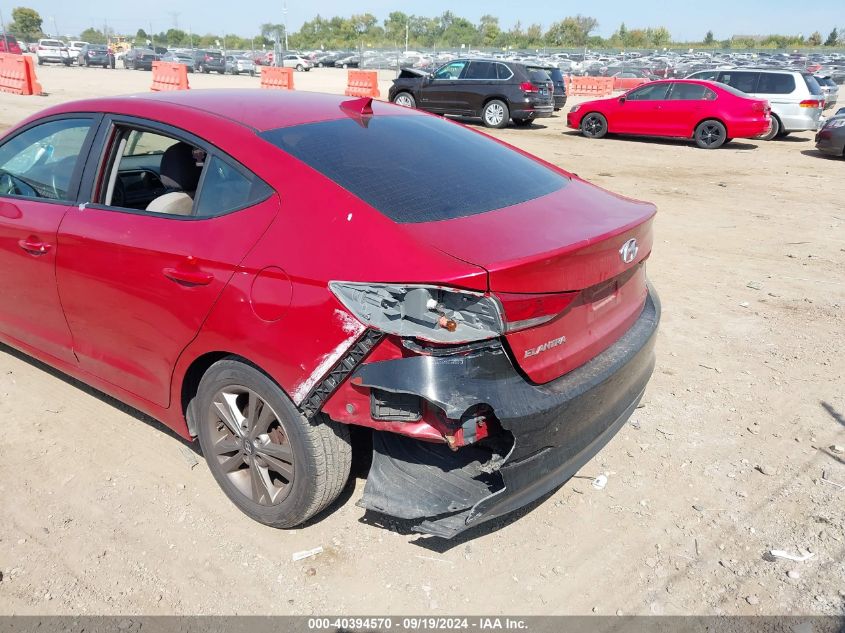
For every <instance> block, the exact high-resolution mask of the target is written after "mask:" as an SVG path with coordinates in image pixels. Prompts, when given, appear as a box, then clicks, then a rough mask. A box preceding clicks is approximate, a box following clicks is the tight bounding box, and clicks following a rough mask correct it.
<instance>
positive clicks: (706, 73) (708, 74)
mask: <svg viewBox="0 0 845 633" xmlns="http://www.w3.org/2000/svg"><path fill="white" fill-rule="evenodd" d="M718 74H719V71H717V70H702V71H701V72H697V73H695V74H694V75H690V79H707V80H713V79H715V78H716V75H718Z"/></svg>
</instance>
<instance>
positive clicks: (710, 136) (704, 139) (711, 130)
mask: <svg viewBox="0 0 845 633" xmlns="http://www.w3.org/2000/svg"><path fill="white" fill-rule="evenodd" d="M698 138H699V140H700V141H701V144H702V145H705V146H707V147H711V146H713V145H716V144H717V143H721V142H722V130H721V128H720V127H719V126H718V125H716V124H715V123H707V124H705V125H702V126H701V127H700V128H699V130H698Z"/></svg>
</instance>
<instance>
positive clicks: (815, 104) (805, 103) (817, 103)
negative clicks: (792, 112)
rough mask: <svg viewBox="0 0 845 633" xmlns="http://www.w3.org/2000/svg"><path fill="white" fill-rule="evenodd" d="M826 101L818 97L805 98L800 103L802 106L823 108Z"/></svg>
mask: <svg viewBox="0 0 845 633" xmlns="http://www.w3.org/2000/svg"><path fill="white" fill-rule="evenodd" d="M823 103H824V101H819V100H818V99H804V101H802V102H801V103H799V104H798V105H800V106H801V107H802V108H821V107H822V104H823Z"/></svg>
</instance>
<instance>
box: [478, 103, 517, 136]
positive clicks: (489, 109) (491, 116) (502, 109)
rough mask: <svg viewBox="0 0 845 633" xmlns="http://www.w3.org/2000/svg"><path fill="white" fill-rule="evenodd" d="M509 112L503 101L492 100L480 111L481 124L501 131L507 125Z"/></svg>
mask: <svg viewBox="0 0 845 633" xmlns="http://www.w3.org/2000/svg"><path fill="white" fill-rule="evenodd" d="M509 119H510V111H509V110H508V106H507V104H506V103H505V102H504V101H501V100H500V99H492V100H491V101H488V102H487V103H486V104H485V105H484V108H483V109H482V110H481V122H482V123H484V125H485V127H490V128H496V129H501V128H503V127H505V126H506V125H507V124H508V120H509Z"/></svg>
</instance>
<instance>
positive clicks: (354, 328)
mask: <svg viewBox="0 0 845 633" xmlns="http://www.w3.org/2000/svg"><path fill="white" fill-rule="evenodd" d="M334 316H335V318H336V319H337V320H338V321H339V324H340V327H341V329H342V330H343V333H344V334H346V338H345V339H344V340H343V341H341V342H340V343H339V344H338V345H337V347H335V348H334V349H333V350H332V351H331V352H329V353H328V354H323V356H322V357H321V358H320V362H319V364H318V365H317V367H316V369H314V371H313V372H311V375H310V376H308V378H306V379H305V380H303V381H302V382H301V383H299V385H297V386H296V387H295V388H294V390H293V401H294V403H295V404H297V405H299V404H301V403H302V401H303V400H305V397H306V396H307V395H308V394H309V393H310V392H311V390H312V389H313V388H314V385H316V384H317V383H318V382H319V381H320V380H321V379H322V378H323V377H324V376H325V375H326V374H327V373H329V370H330V369H331V368H332V367H334V365H335V364H336V363H337V361H339V360H340V359H341V357H342V356H343V355H344V354H345V353H346V352H347V351H349V348H350V347H352V345H354V344H355V341H356V340H358V337H359V336H360V335H361V333H362V332H363V331H364V330H365V329H366V328H365V327H364V325H363V324H361V322H360V321H358V320H357V319H356V318H355V317H353V316H352V315H351V314H349V313H348V312H344V311H343V310H337V309H335V311H334Z"/></svg>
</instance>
